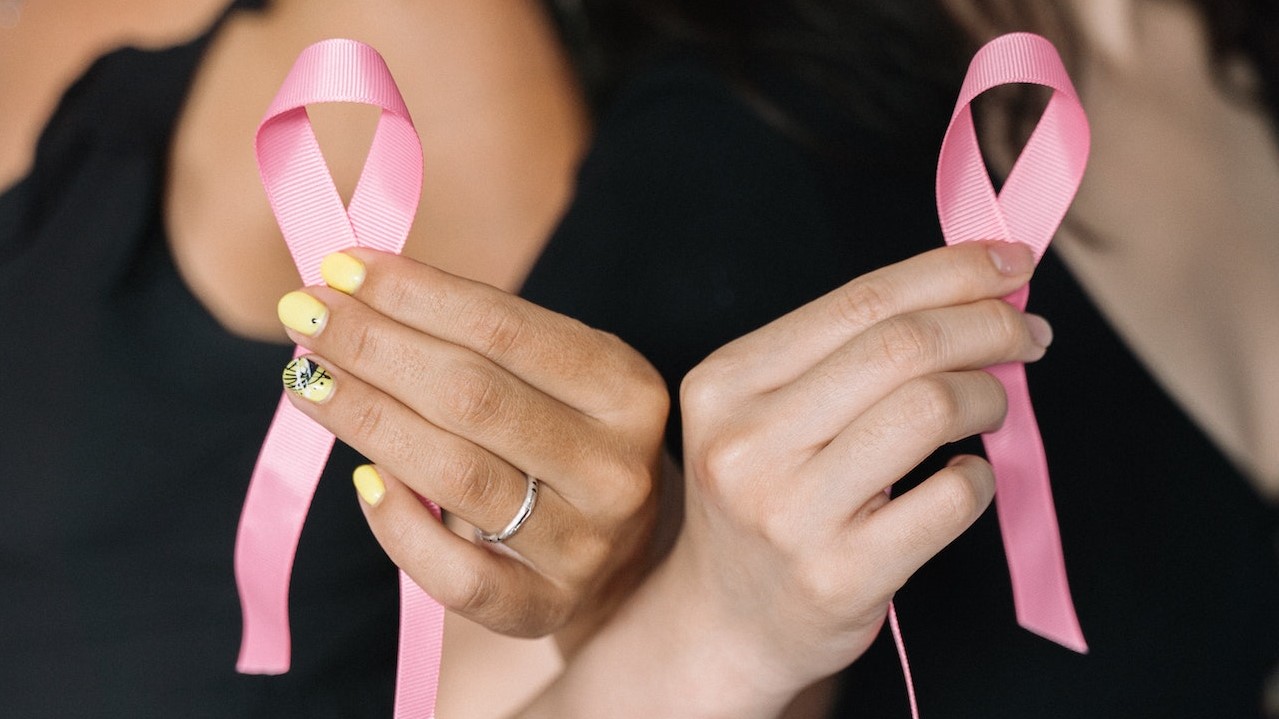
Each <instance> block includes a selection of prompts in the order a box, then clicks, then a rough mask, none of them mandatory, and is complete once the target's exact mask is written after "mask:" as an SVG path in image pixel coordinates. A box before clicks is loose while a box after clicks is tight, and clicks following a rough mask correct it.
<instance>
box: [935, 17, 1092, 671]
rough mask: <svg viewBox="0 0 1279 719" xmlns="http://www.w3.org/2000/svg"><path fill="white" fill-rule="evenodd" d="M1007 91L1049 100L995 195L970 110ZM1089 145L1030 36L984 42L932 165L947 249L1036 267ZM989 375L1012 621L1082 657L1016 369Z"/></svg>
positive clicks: (1022, 303) (991, 450)
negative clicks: (1004, 248)
mask: <svg viewBox="0 0 1279 719" xmlns="http://www.w3.org/2000/svg"><path fill="white" fill-rule="evenodd" d="M1009 83H1033V84H1036V85H1044V86H1047V87H1049V88H1052V90H1053V95H1052V98H1051V99H1050V100H1049V102H1048V106H1047V108H1046V109H1045V110H1044V114H1043V116H1042V117H1041V118H1040V120H1039V124H1038V125H1037V126H1036V127H1035V130H1034V132H1033V133H1032V134H1031V136H1030V140H1029V141H1028V142H1027V143H1026V147H1025V149H1023V150H1022V153H1021V155H1020V156H1019V157H1018V158H1017V162H1016V163H1015V164H1014V165H1013V169H1012V171H1011V172H1010V173H1009V174H1008V180H1007V181H1006V182H1005V183H1004V186H1003V188H1002V189H1001V190H1000V192H999V194H998V195H996V194H995V190H994V187H993V186H992V185H991V182H990V176H989V174H987V171H986V165H985V163H984V162H983V161H982V157H981V150H980V148H979V147H978V144H977V133H976V132H975V130H974V128H973V115H972V110H971V108H970V104H971V103H972V101H973V100H974V99H975V98H976V97H977V96H978V95H980V94H981V93H983V92H985V91H987V90H989V89H991V88H993V87H996V86H998V85H1005V84H1009ZM1089 137H1090V135H1089V130H1088V118H1087V117H1085V115H1084V109H1083V106H1082V105H1080V103H1079V97H1078V95H1077V94H1076V93H1075V88H1074V86H1073V85H1072V84H1071V82H1070V77H1069V76H1068V75H1067V74H1066V68H1065V67H1064V66H1063V65H1062V62H1061V58H1060V57H1059V56H1058V55H1057V51H1056V50H1055V49H1054V48H1053V46H1052V44H1051V43H1049V42H1048V41H1047V40H1045V39H1044V38H1042V37H1039V36H1038V35H1031V34H1029V33H1014V34H1011V35H1004V36H1002V37H999V38H996V39H995V40H992V41H991V42H990V43H988V44H987V45H986V46H985V47H983V48H982V49H981V50H979V51H978V52H977V55H976V56H975V57H974V58H973V61H972V63H971V64H970V65H969V67H968V75H967V77H965V78H964V84H963V87H962V89H961V90H960V93H959V101H958V104H957V105H956V107H955V114H954V115H953V116H952V117H951V121H950V127H949V128H948V129H947V131H946V137H945V139H944V140H943V141H942V148H941V157H940V159H939V160H938V162H937V213H938V215H939V216H940V218H941V226H942V234H943V235H944V236H945V238H946V244H948V245H953V244H955V243H958V242H966V241H969V240H979V239H985V240H1004V241H1009V242H1021V243H1024V244H1026V245H1029V246H1030V247H1031V249H1033V250H1034V253H1035V259H1036V261H1038V259H1039V258H1041V257H1042V256H1043V254H1044V251H1045V250H1047V249H1048V243H1049V242H1050V241H1051V240H1052V238H1053V235H1054V234H1055V233H1056V232H1057V228H1058V227H1059V226H1060V225H1061V221H1062V218H1063V217H1065V215H1066V210H1067V209H1068V208H1069V207H1070V203H1071V201H1072V200H1073V199H1074V197H1075V191H1076V190H1078V189H1079V182H1080V180H1081V179H1083V175H1084V165H1086V164H1087V162H1088V148H1089ZM1028 297H1029V288H1028V287H1024V288H1022V289H1021V290H1020V291H1018V292H1014V293H1013V294H1011V295H1009V296H1008V297H1006V298H1004V299H1005V300H1006V301H1008V302H1009V303H1010V304H1012V305H1013V306H1015V307H1017V309H1025V308H1026V300H1027V298H1028ZM989 371H990V373H991V374H993V375H994V376H995V377H996V378H998V379H999V381H1000V382H1001V383H1003V385H1004V389H1005V390H1006V392H1007V394H1008V416H1007V419H1005V421H1004V425H1003V427H1001V428H1000V429H998V430H996V431H994V432H989V433H987V434H984V435H982V440H983V441H984V442H985V445H986V454H987V456H988V457H989V459H990V463H991V465H992V466H993V467H994V470H995V487H996V490H995V505H996V510H997V512H998V514H999V527H1000V531H1001V532H1002V533H1003V539H1004V553H1005V554H1006V555H1007V558H1008V572H1009V575H1010V577H1011V579H1012V589H1013V603H1014V605H1015V606H1016V609H1017V621H1018V622H1019V623H1020V624H1021V626H1023V627H1025V628H1026V629H1028V630H1030V631H1032V632H1034V633H1036V634H1038V635H1040V636H1043V637H1045V638H1047V639H1050V640H1052V641H1054V642H1057V643H1058V644H1061V645H1063V646H1065V647H1068V648H1070V649H1073V650H1075V651H1077V652H1086V651H1088V645H1087V643H1086V642H1085V641H1084V635H1083V632H1082V630H1080V628H1079V619H1078V617H1077V616H1076V615H1075V605H1074V602H1073V601H1072V600H1071V597H1070V586H1069V585H1068V584H1067V581H1066V565H1065V561H1064V559H1063V556H1062V549H1061V535H1060V534H1059V532H1058V528H1057V513H1056V510H1055V509H1054V508H1053V498H1052V490H1051V488H1050V486H1049V483H1048V462H1047V459H1046V458H1045V456H1044V445H1043V441H1042V440H1041V439H1040V436H1039V425H1038V423H1036V421H1035V413H1034V410H1033V409H1032V408H1031V405H1030V392H1029V390H1028V388H1027V385H1026V369H1025V365H1023V364H1021V363H1020V362H1017V363H1009V364H1003V365H998V366H996V367H992V368H990V370H989Z"/></svg>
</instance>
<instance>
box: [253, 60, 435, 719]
mask: <svg viewBox="0 0 1279 719" xmlns="http://www.w3.org/2000/svg"><path fill="white" fill-rule="evenodd" d="M326 102H354V103H361V104H368V105H373V106H375V107H378V108H380V109H381V110H382V112H381V116H380V117H379V119H378V124H377V129H376V130H375V132H374V135H373V142H372V143H371V146H370V148H369V154H368V158H367V159H366V160H365V165H364V170H363V171H362V172H361V174H360V180H359V183H358V185H357V186H356V189H355V193H354V195H353V196H352V199H351V203H350V207H349V209H348V208H346V207H343V205H342V200H341V197H340V196H339V195H338V192H337V188H336V187H335V185H334V184H333V178H332V177H331V176H330V174H329V169H328V165H327V164H326V163H325V160H324V155H323V154H322V153H321V151H320V146H319V143H318V142H317V140H316V138H315V133H314V131H313V130H312V128H311V122H310V119H309V118H308V116H307V113H306V106H307V105H310V104H316V103H326ZM255 150H256V152H257V158H258V169H259V172H260V174H261V176H262V184H263V186H264V187H265V189H266V194H267V198H268V200H269V201H270V203H271V209H272V211H273V212H274V213H275V216H276V219H277V220H278V222H279V225H280V230H281V232H282V233H283V235H284V240H285V242H286V244H287V245H288V248H289V252H290V254H291V255H292V256H293V261H294V263H295V264H296V265H297V269H298V273H299V275H300V276H301V278H302V281H303V282H304V283H305V284H306V285H308V286H310V285H318V284H322V283H323V280H322V278H321V276H320V262H321V260H322V259H323V258H324V257H325V256H326V255H328V254H330V253H333V252H338V251H340V250H344V249H348V248H351V247H357V246H358V247H369V248H373V249H378V250H382V251H385V252H393V253H398V252H400V250H401V249H402V248H403V246H404V242H405V240H406V239H407V237H408V232H409V228H410V227H411V225H412V223H413V217H414V215H415V214H416V212H417V205H418V200H419V197H420V194H421V189H422V146H421V142H420V141H419V139H418V136H417V131H416V130H415V129H414V127H413V121H412V119H411V118H410V117H409V112H408V108H407V107H406V106H405V104H404V100H403V98H402V97H401V96H400V92H399V90H398V88H397V87H396V85H395V80H394V79H393V78H392V77H391V73H390V70H389V69H388V68H387V66H386V63H385V61H384V60H383V59H382V57H381V56H380V55H379V54H378V53H377V51H376V50H374V49H373V48H371V47H369V46H367V45H365V44H363V43H360V42H357V41H354V40H325V41H322V42H319V43H316V44H314V45H312V46H310V47H308V48H307V49H305V50H303V51H302V53H301V55H300V56H299V57H298V59H297V61H296V62H295V63H294V66H293V68H292V70H290V71H289V75H288V77H287V78H286V79H285V81H284V84H283V86H282V87H281V88H280V91H279V93H278V94H277V95H276V97H275V99H274V100H273V101H272V103H271V105H270V107H269V109H268V110H267V113H266V116H265V118H264V119H263V120H262V123H261V124H260V125H259V127H258V132H257V138H256V142H255ZM305 351H306V350H305V349H304V348H302V347H298V348H297V350H296V351H295V353H294V356H297V355H300V354H303V353H304V352H305ZM333 442H334V437H333V435H332V434H331V433H329V432H328V430H326V429H324V428H323V427H321V426H320V425H318V424H316V423H315V422H314V421H312V420H311V419H310V418H309V417H307V416H306V415H305V414H303V413H302V412H301V411H300V410H298V409H296V408H294V407H293V405H292V403H291V402H290V401H289V400H288V398H287V396H282V397H281V399H280V403H279V405H278V407H277V409H276V414H275V417H274V419H273V420H272V422H271V428H270V429H269V430H268V432H267V437H266V440H265V441H264V443H263V445H262V451H261V453H260V454H259V456H258V462H257V465H256V466H255V467H254V470H253V476H252V478H251V479H250V482H249V491H248V495H247V496H246V498H245V502H244V510H243V513H242V514H241V517H240V526H239V531H238V533H237V536H236V548H235V573H236V584H237V586H238V588H239V591H240V604H241V608H242V610H243V621H244V634H243V638H242V642H241V646H240V657H239V660H238V662H237V665H236V667H237V669H238V670H239V671H241V672H244V673H253V674H281V673H284V672H286V671H288V669H289V663H290V636H289V615H288V593H289V577H290V574H291V573H292V568H293V558H294V556H295V554H296V551H297V545H298V539H299V537H300V536H301V533H302V525H303V523H304V522H305V520H306V514H307V511H308V510H309V508H310V505H311V500H312V498H313V497H314V495H315V489H316V486H317V484H318V483H319V479H320V474H321V473H322V472H323V470H324V465H325V463H326V462H327V460H328V456H329V453H330V451H331V449H332V447H333ZM400 593H401V635H402V636H401V654H400V656H401V661H400V665H399V677H398V687H397V692H396V716H397V717H408V716H413V717H418V716H426V717H429V716H433V715H434V706H435V688H436V684H437V681H438V674H439V663H440V640H441V638H442V628H443V609H442V608H441V607H440V606H439V604H437V603H435V602H434V601H433V600H432V599H431V598H430V597H428V596H427V595H426V594H425V593H424V592H422V591H421V589H419V588H418V587H417V586H416V585H415V584H413V582H412V580H411V579H409V578H408V577H407V576H406V575H404V574H403V572H401V573H400Z"/></svg>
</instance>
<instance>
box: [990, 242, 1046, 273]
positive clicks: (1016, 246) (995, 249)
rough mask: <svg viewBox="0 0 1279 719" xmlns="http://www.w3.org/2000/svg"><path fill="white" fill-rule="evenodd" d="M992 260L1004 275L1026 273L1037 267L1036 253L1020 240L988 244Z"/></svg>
mask: <svg viewBox="0 0 1279 719" xmlns="http://www.w3.org/2000/svg"><path fill="white" fill-rule="evenodd" d="M987 249H988V251H989V252H990V260H991V262H994V263H995V269H997V270H999V273H1000V274H1002V275H1010V276H1011V275H1024V274H1026V273H1028V272H1030V271H1031V270H1033V269H1035V255H1034V253H1032V252H1031V251H1030V248H1029V247H1027V246H1025V245H1023V244H1021V243H1020V242H992V243H990V244H989V245H988V246H987Z"/></svg>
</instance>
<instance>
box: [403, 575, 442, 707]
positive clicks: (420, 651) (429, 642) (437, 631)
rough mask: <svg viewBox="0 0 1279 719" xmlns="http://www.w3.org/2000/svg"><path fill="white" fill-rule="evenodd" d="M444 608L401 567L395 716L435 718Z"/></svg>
mask: <svg viewBox="0 0 1279 719" xmlns="http://www.w3.org/2000/svg"><path fill="white" fill-rule="evenodd" d="M443 642H444V607H442V606H441V605H440V604H439V602H436V601H435V600H434V599H432V598H431V596H430V595H428V594H427V593H426V592H424V591H422V588H421V587H419V586H418V585H417V583H415V582H414V581H413V580H412V579H411V578H409V575H407V574H405V573H404V570H400V655H399V662H398V664H397V667H396V677H395V719H434V717H435V695H436V688H437V687H438V685H439V682H440V649H441V646H442V645H443Z"/></svg>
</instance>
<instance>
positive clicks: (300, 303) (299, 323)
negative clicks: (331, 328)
mask: <svg viewBox="0 0 1279 719" xmlns="http://www.w3.org/2000/svg"><path fill="white" fill-rule="evenodd" d="M275 311H276V314H278V315H279V316H280V321H281V322H283V323H284V326H285V327H288V328H289V329H291V330H293V331H294V332H301V333H302V334H304V335H306V336H308V337H311V336H313V335H316V334H318V333H319V332H320V330H322V329H324V323H325V322H328V320H329V308H327V307H325V306H324V303H323V302H320V301H319V300H317V299H315V298H314V297H312V296H311V295H308V294H307V293H305V292H301V291H294V292H290V293H289V294H287V295H285V296H283V297H281V298H280V302H279V304H277V305H276V306H275Z"/></svg>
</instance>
